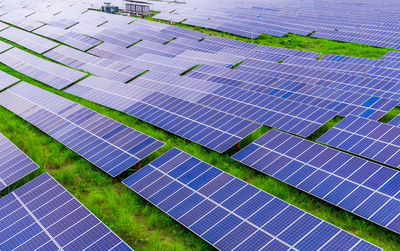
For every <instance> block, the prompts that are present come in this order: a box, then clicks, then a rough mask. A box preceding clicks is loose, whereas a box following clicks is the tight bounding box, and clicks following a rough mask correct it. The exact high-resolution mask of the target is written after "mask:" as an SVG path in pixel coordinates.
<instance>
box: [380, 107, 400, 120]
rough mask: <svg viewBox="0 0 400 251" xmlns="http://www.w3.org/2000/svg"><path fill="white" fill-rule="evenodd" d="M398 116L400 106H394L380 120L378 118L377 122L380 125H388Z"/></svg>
mask: <svg viewBox="0 0 400 251" xmlns="http://www.w3.org/2000/svg"><path fill="white" fill-rule="evenodd" d="M399 114H400V106H396V107H395V108H393V109H392V110H390V111H388V112H387V113H386V114H385V115H384V116H383V117H382V118H380V119H379V121H380V122H382V123H389V122H390V121H391V120H392V119H394V118H395V117H397V115H399Z"/></svg>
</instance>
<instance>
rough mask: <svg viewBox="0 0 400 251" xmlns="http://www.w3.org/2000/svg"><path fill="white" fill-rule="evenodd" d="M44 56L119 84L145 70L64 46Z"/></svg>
mask: <svg viewBox="0 0 400 251" xmlns="http://www.w3.org/2000/svg"><path fill="white" fill-rule="evenodd" d="M44 56H46V57H48V58H51V59H53V60H55V61H57V62H60V63H62V64H65V65H68V66H71V67H74V68H78V69H83V70H85V71H88V72H90V73H91V74H95V75H97V76H100V77H104V78H107V79H110V80H114V81H120V82H127V81H128V80H131V79H132V78H134V77H135V76H137V75H139V74H140V73H142V72H144V71H145V70H146V69H144V68H140V67H135V66H132V65H130V64H124V63H122V62H116V61H114V60H107V59H102V58H100V57H96V56H94V55H91V54H88V53H86V52H83V51H79V50H77V49H74V48H71V47H67V46H64V45H61V46H58V47H56V48H54V49H52V50H50V51H48V52H46V53H45V54H44Z"/></svg>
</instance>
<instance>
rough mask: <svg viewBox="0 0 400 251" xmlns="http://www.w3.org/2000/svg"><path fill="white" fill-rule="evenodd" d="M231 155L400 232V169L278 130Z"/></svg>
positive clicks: (259, 169) (261, 170) (248, 164)
mask: <svg viewBox="0 0 400 251" xmlns="http://www.w3.org/2000/svg"><path fill="white" fill-rule="evenodd" d="M232 158H233V159H235V160H237V161H240V162H241V163H243V164H245V165H247V166H250V167H252V168H254V169H256V170H258V171H260V172H262V173H265V174H267V175H270V176H272V177H274V178H276V179H279V180H281V181H283V182H285V183H287V184H289V185H291V186H294V187H296V188H298V189H301V190H303V191H305V192H307V193H310V194H312V195H314V196H316V197H318V198H320V199H323V200H325V201H327V202H329V203H331V204H333V205H335V206H338V207H341V208H343V209H345V210H347V211H349V212H352V213H354V214H356V215H358V216H360V217H363V218H365V219H367V220H369V221H371V222H374V223H376V224H379V225H381V226H383V227H385V228H388V229H390V230H392V231H394V232H396V233H400V227H399V226H400V224H399V223H400V183H399V180H400V173H399V172H397V171H395V170H393V169H390V168H388V167H384V166H381V165H378V164H375V163H373V162H369V161H367V160H365V159H361V158H358V157H354V156H352V155H350V154H346V153H343V152H340V151H338V150H335V149H332V148H329V147H326V146H323V145H320V144H317V143H314V142H311V141H308V140H305V139H301V138H299V137H296V136H293V135H290V134H287V133H284V132H280V131H277V130H271V131H269V132H268V133H267V134H265V135H264V136H262V137H261V138H259V139H257V140H256V141H255V142H253V143H252V144H250V145H249V146H247V147H246V148H244V149H243V150H241V151H239V152H238V153H236V154H235V155H234V156H233V157H232ZM393 206H395V207H396V209H393V208H392V207H393ZM389 212H390V213H389Z"/></svg>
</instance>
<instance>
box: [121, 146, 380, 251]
mask: <svg viewBox="0 0 400 251" xmlns="http://www.w3.org/2000/svg"><path fill="white" fill-rule="evenodd" d="M123 183H124V184H125V185H126V186H128V187H129V188H130V189H132V190H133V191H135V192H136V193H138V194H139V195H140V196H142V197H144V198H145V199H147V200H148V201H149V202H151V203H152V204H153V205H155V206H156V207H158V208H159V209H161V210H162V211H164V212H165V213H167V214H168V215H169V216H171V217H172V218H174V219H175V220H177V221H178V222H179V223H181V224H182V225H184V226H185V227H187V228H188V229H190V230H191V231H192V232H194V233H195V234H197V235H198V236H200V237H201V238H203V239H204V240H205V241H207V242H208V243H210V244H211V245H213V246H214V247H216V248H217V249H219V250H261V249H263V250H289V249H299V250H317V249H320V248H324V247H326V248H327V247H329V248H331V249H340V248H342V247H344V246H348V247H349V249H352V250H363V248H366V249H370V250H379V248H378V247H376V246H374V245H372V244H370V243H368V242H365V241H363V240H361V239H359V238H357V237H355V236H353V235H351V234H349V233H347V232H345V231H343V230H341V229H339V228H337V227H335V226H333V225H331V224H329V223H327V222H324V221H322V220H320V219H318V218H316V217H314V216H312V215H310V214H308V213H306V212H304V211H302V210H300V209H298V208H296V207H294V206H292V205H290V204H288V203H286V202H284V201H282V200H280V199H278V198H276V197H274V196H272V195H270V194H268V193H266V192H264V191H261V190H260V189H258V188H256V187H254V186H252V185H249V184H247V183H246V182H244V181H242V180H240V179H237V178H235V177H233V176H231V175H230V174H228V173H225V172H223V171H221V170H219V169H217V168H215V167H213V166H211V165H209V164H207V163H205V162H202V161H200V160H199V159H197V158H195V157H192V156H190V155H189V154H187V153H185V152H183V151H181V150H179V149H177V148H173V149H171V150H170V151H168V152H167V153H165V154H164V155H162V156H161V157H159V158H158V159H156V160H154V161H153V162H151V163H150V164H149V165H147V166H145V167H144V168H142V169H141V170H139V171H137V172H136V173H134V174H133V175H131V176H130V177H128V178H127V179H125V180H124V181H123Z"/></svg>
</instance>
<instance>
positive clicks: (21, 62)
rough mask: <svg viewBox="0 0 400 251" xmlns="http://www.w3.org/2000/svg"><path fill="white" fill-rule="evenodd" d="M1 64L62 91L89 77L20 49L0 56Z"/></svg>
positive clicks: (14, 49)
mask: <svg viewBox="0 0 400 251" xmlns="http://www.w3.org/2000/svg"><path fill="white" fill-rule="evenodd" d="M0 62H1V63H3V64H5V65H7V66H9V67H11V68H14V69H15V70H17V71H19V72H21V73H23V74H25V75H27V76H29V77H31V78H33V79H36V80H38V81H40V82H42V83H44V84H46V85H49V86H51V87H54V88H56V89H62V88H64V87H66V86H68V85H70V84H72V83H74V82H75V81H77V80H79V79H81V78H83V77H84V76H86V75H87V74H86V73H83V72H80V71H77V70H74V69H70V68H68V67H65V66H63V65H59V64H56V63H53V62H50V61H47V60H44V59H41V58H39V57H36V56H34V55H32V54H30V53H28V52H25V51H23V50H21V49H18V48H12V49H10V50H8V51H6V52H3V53H2V54H0Z"/></svg>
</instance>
